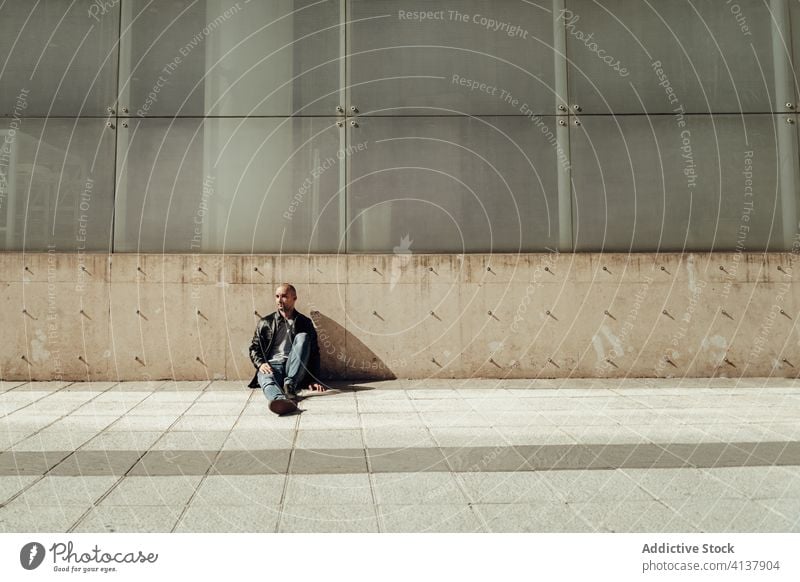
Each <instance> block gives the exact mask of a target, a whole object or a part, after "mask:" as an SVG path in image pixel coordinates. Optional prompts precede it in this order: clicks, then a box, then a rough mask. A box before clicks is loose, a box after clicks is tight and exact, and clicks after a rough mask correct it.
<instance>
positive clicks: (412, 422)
mask: <svg viewBox="0 0 800 582" xmlns="http://www.w3.org/2000/svg"><path fill="white" fill-rule="evenodd" d="M360 417H361V424H360V426H363V427H364V428H366V429H370V428H377V429H387V428H395V427H396V428H425V426H426V425H425V424H424V423H423V422H422V420H421V419H420V418H419V416H418V415H416V414H408V413H402V412H397V413H391V412H370V413H365V414H361V415H360Z"/></svg>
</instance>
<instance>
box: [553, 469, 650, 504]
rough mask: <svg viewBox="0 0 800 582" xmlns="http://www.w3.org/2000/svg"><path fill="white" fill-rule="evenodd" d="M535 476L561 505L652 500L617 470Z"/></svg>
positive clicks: (567, 472) (554, 472) (559, 472)
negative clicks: (580, 502)
mask: <svg viewBox="0 0 800 582" xmlns="http://www.w3.org/2000/svg"><path fill="white" fill-rule="evenodd" d="M539 475H540V476H541V480H542V482H543V484H546V485H547V486H549V487H550V489H551V490H553V491H555V493H556V495H557V496H558V497H559V498H560V499H561V500H562V501H566V502H568V503H569V502H579V501H582V502H592V503H602V502H606V501H613V500H624V501H626V502H628V501H631V502H632V501H651V500H653V497H652V496H651V495H650V494H649V493H648V492H647V491H645V490H644V489H642V488H641V487H639V486H638V485H637V484H636V482H635V481H633V480H632V479H631V478H630V477H628V476H627V475H626V474H625V473H623V472H622V471H619V470H615V471H547V472H543V473H539Z"/></svg>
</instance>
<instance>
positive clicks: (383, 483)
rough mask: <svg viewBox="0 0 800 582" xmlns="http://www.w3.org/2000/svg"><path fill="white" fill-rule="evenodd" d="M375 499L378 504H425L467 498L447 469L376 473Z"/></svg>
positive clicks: (374, 482)
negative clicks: (435, 471) (422, 471)
mask: <svg viewBox="0 0 800 582" xmlns="http://www.w3.org/2000/svg"><path fill="white" fill-rule="evenodd" d="M372 481H373V484H374V491H375V501H376V503H378V504H382V505H429V504H447V503H462V504H465V503H467V502H468V501H469V499H468V498H467V497H465V495H464V493H463V492H462V490H461V487H460V486H459V483H458V481H457V480H456V478H455V477H454V476H453V475H452V474H451V473H376V474H373V475H372Z"/></svg>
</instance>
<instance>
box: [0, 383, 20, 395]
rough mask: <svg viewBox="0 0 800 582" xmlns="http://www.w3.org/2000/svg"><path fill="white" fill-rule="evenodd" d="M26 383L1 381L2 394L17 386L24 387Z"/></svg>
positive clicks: (0, 389) (0, 390)
mask: <svg viewBox="0 0 800 582" xmlns="http://www.w3.org/2000/svg"><path fill="white" fill-rule="evenodd" d="M24 384H25V382H18V381H13V380H0V392H6V391H8V390H12V389H14V388H16V387H17V386H22V385H24Z"/></svg>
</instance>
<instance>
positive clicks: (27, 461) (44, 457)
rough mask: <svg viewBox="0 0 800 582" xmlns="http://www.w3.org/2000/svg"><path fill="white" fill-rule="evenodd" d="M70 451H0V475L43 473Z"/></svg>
mask: <svg viewBox="0 0 800 582" xmlns="http://www.w3.org/2000/svg"><path fill="white" fill-rule="evenodd" d="M70 454H72V452H71V451H45V452H38V451H21V452H12V451H7V452H4V453H0V476H4V475H6V476H7V475H12V476H13V475H44V474H45V473H46V472H47V471H49V470H50V469H51V468H52V467H54V466H55V465H57V464H58V463H60V462H61V461H62V460H63V459H64V458H65V457H67V456H68V455H70Z"/></svg>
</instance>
